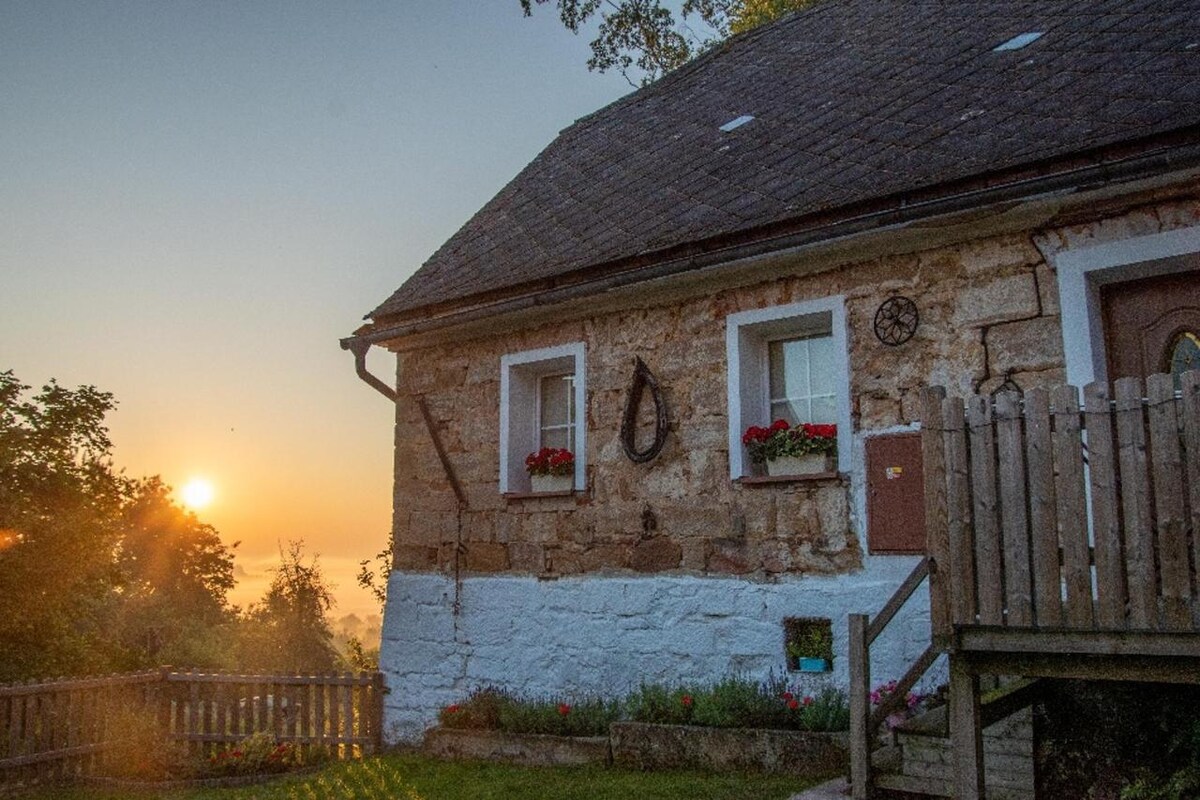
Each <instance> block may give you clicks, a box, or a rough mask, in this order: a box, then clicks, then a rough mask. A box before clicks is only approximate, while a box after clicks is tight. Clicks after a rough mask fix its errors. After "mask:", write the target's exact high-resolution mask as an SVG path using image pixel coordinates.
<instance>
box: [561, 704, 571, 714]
mask: <svg viewBox="0 0 1200 800" xmlns="http://www.w3.org/2000/svg"><path fill="white" fill-rule="evenodd" d="M558 713H559V714H561V715H562V716H564V717H565V716H566V715H567V714H570V713H571V707H570V706H569V705H567V704H566V703H559V704H558Z"/></svg>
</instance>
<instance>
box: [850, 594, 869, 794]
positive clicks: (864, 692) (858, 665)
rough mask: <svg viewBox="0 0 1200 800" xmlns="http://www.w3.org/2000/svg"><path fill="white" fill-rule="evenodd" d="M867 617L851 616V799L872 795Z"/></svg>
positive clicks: (860, 615)
mask: <svg viewBox="0 0 1200 800" xmlns="http://www.w3.org/2000/svg"><path fill="white" fill-rule="evenodd" d="M867 622H868V619H867V615H866V614H851V615H850V637H849V638H850V641H849V645H850V647H849V658H850V784H851V790H852V792H853V795H852V796H853V797H854V800H867V798H869V797H870V796H871V740H870V737H871V729H870V722H871V696H870V692H871V659H870V652H869V650H868V647H867Z"/></svg>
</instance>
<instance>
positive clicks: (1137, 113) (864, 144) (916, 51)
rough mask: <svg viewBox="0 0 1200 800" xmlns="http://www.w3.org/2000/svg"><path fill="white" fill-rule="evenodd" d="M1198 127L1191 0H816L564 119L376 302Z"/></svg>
mask: <svg viewBox="0 0 1200 800" xmlns="http://www.w3.org/2000/svg"><path fill="white" fill-rule="evenodd" d="M1034 31H1038V32H1043V33H1044V35H1043V36H1042V37H1041V38H1040V39H1038V40H1037V41H1035V42H1034V43H1032V44H1030V45H1028V46H1026V47H1024V48H1022V49H1018V50H1013V51H1002V52H996V51H994V48H995V47H996V46H997V45H999V44H1001V43H1003V42H1005V41H1006V40H1008V39H1010V38H1011V37H1014V36H1016V35H1018V34H1021V33H1025V32H1034ZM743 114H750V115H753V116H754V120H753V121H752V122H750V123H748V124H745V125H742V126H741V127H738V128H736V129H735V130H733V131H730V132H722V131H721V130H719V128H720V126H721V125H723V124H725V123H727V122H729V121H730V120H733V119H734V118H736V117H738V116H740V115H743ZM1196 124H1200V0H941V1H940V2H938V1H935V0H820V2H817V3H816V4H815V5H813V6H811V7H810V8H808V9H806V10H804V11H801V12H798V13H795V14H792V15H790V16H788V17H785V18H784V19H782V20H780V21H778V22H776V23H773V24H771V25H768V26H764V27H762V28H759V29H757V30H754V31H751V32H749V33H747V34H744V35H742V36H738V37H735V38H734V39H732V40H730V41H729V42H727V43H726V44H725V45H724V46H722V47H721V48H719V49H717V50H716V51H714V52H711V53H709V54H707V55H705V56H703V57H701V58H700V59H697V60H696V61H695V62H693V63H692V64H690V65H688V66H686V67H684V68H682V69H680V70H677V71H676V72H674V73H672V74H670V75H668V76H666V77H665V78H663V79H661V80H659V81H658V82H657V83H655V84H653V85H651V86H649V87H647V88H645V89H642V90H640V91H637V92H634V93H632V94H630V95H628V96H627V97H625V98H623V99H621V100H618V101H617V102H615V103H613V104H611V105H609V106H607V107H606V108H603V109H601V110H600V111H598V112H596V113H595V114H592V115H591V116H588V117H585V118H583V119H581V120H579V121H578V122H576V123H575V124H574V125H572V126H571V127H569V128H567V129H566V130H565V131H563V132H562V133H561V134H560V135H559V136H558V138H557V139H555V141H554V142H553V143H551V144H550V146H549V147H547V148H546V149H545V150H544V151H543V152H542V153H541V154H540V155H539V156H538V157H537V158H536V159H534V160H533V161H532V162H531V163H530V164H529V165H528V166H527V167H525V169H523V170H522V171H521V172H520V174H518V175H517V176H516V178H514V179H513V181H512V182H511V183H509V184H508V186H506V187H505V188H504V189H503V190H502V191H501V192H500V193H499V194H498V195H496V197H494V198H493V199H492V200H491V201H490V202H489V203H488V204H487V205H485V206H484V207H483V208H482V209H481V210H480V211H479V212H478V213H477V214H476V215H475V216H474V217H473V218H472V219H471V220H470V221H469V222H468V223H467V224H466V225H464V226H463V227H462V228H461V229H460V230H459V231H458V232H457V233H456V234H455V235H454V236H452V237H451V238H450V239H449V240H448V241H447V242H446V243H445V244H444V245H443V246H442V247H441V248H440V249H439V250H438V251H437V252H436V253H434V254H433V256H432V257H431V258H430V259H429V260H428V261H427V262H425V264H424V265H423V266H422V267H421V268H420V270H419V271H417V273H416V274H414V275H413V276H412V277H411V278H409V279H408V281H406V282H405V283H404V285H403V286H401V287H400V288H399V289H398V290H397V291H396V292H395V293H394V294H393V295H392V296H391V297H390V298H388V300H387V301H386V302H384V303H383V304H382V305H380V306H379V307H378V308H377V309H375V311H373V312H372V313H371V315H370V316H371V317H372V318H374V319H375V320H377V321H378V320H380V319H381V318H388V317H391V318H396V317H397V315H403V316H404V317H410V316H421V312H422V311H423V310H425V309H427V308H428V307H430V306H434V305H438V306H441V307H446V305H447V304H449V305H451V306H453V305H456V304H458V303H469V302H471V301H472V300H473V299H478V298H480V297H481V296H486V295H488V294H489V293H496V292H501V291H503V290H514V289H519V288H520V287H521V286H523V285H535V284H537V283H538V282H542V283H544V282H545V281H547V280H549V279H553V278H556V277H558V276H563V275H566V274H568V273H573V272H576V271H578V270H581V269H585V268H591V267H595V266H596V265H602V264H606V263H610V262H614V261H618V260H621V259H628V258H631V257H635V256H639V255H644V254H647V253H653V252H655V251H660V250H664V249H666V248H670V247H672V246H676V245H679V244H681V243H686V242H690V241H695V240H699V239H706V238H709V237H714V236H722V235H728V234H731V233H735V232H738V231H742V230H745V229H749V228H754V227H758V226H762V225H766V224H771V223H777V222H779V221H781V220H788V219H795V218H801V217H805V216H807V215H812V214H815V213H820V212H826V211H828V210H830V209H836V208H839V207H844V206H848V205H852V204H856V203H861V202H863V201H866V200H869V199H871V198H878V197H884V196H889V195H893V194H896V193H900V192H907V191H912V190H915V189H920V188H921V187H929V186H933V185H937V184H942V183H947V182H951V181H957V180H962V179H964V178H967V177H970V176H973V175H978V174H981V173H988V172H993V171H996V170H1000V169H1008V168H1012V167H1018V166H1021V165H1023V164H1029V163H1034V162H1043V161H1046V160H1047V159H1056V158H1062V157H1065V156H1069V155H1070V154H1073V153H1078V152H1081V151H1084V150H1087V149H1090V148H1096V147H1101V146H1107V145H1112V144H1115V143H1121V142H1125V141H1130V140H1134V139H1138V138H1141V137H1145V136H1148V135H1153V134H1159V133H1164V132H1167V131H1171V130H1175V129H1180V128H1185V127H1188V126H1193V125H1196Z"/></svg>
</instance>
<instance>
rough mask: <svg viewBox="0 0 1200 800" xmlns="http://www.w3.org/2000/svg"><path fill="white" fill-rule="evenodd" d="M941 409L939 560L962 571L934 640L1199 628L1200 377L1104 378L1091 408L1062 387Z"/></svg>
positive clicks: (940, 606)
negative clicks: (996, 631)
mask: <svg viewBox="0 0 1200 800" xmlns="http://www.w3.org/2000/svg"><path fill="white" fill-rule="evenodd" d="M940 406H941V407H940V408H938V407H937V406H936V405H933V406H931V407H930V408H929V414H928V417H929V418H927V419H925V420H924V421H923V429H924V432H925V436H926V437H928V438H929V439H930V442H929V447H927V448H926V453H927V456H929V457H928V458H927V461H928V462H929V463H926V465H925V476H926V481H927V483H926V493H927V495H928V496H927V498H926V499H927V518H928V519H929V548H930V550H929V554H930V556H931V557H932V558H933V559H934V560H935V561H936V562H937V563H938V564H939V565H949V570H947V571H946V574H947V578H948V580H946V581H945V582H944V583H939V584H935V587H934V593H933V597H932V598H931V599H932V603H933V609H932V611H933V617H934V628H935V630H934V634H935V636H936V635H937V634H950V633H951V632H952V629H953V628H954V627H955V626H993V627H997V626H998V627H1004V628H1009V629H1017V630H1026V631H1036V630H1057V631H1063V630H1069V631H1079V632H1095V631H1111V632H1120V631H1131V632H1134V631H1137V632H1167V633H1169V632H1186V633H1191V632H1194V631H1197V630H1200V591H1198V590H1200V585H1197V575H1196V569H1195V567H1194V563H1196V562H1197V557H1198V556H1200V535H1198V533H1200V372H1190V373H1186V374H1184V375H1183V376H1182V389H1181V391H1176V389H1175V382H1174V379H1173V378H1172V376H1170V375H1152V376H1150V377H1149V378H1148V379H1147V380H1146V382H1145V384H1143V383H1142V380H1141V379H1140V378H1124V379H1121V380H1119V381H1117V382H1116V385H1115V391H1113V392H1112V393H1111V396H1110V392H1109V388H1108V386H1107V385H1106V384H1103V383H1093V384H1090V385H1088V386H1087V387H1085V389H1084V392H1083V403H1082V404H1081V403H1080V401H1079V394H1078V390H1077V389H1076V388H1075V387H1073V386H1059V387H1056V388H1054V389H1052V390H1050V391H1045V390H1042V389H1032V390H1030V391H1028V392H1026V393H1025V396H1024V398H1020V399H1019V398H1017V397H1016V396H1014V395H999V396H997V397H996V398H994V399H993V398H987V397H970V398H967V400H966V402H965V404H964V402H963V401H962V400H957V399H954V398H947V399H946V400H944V401H942V403H941V404H940ZM939 440H940V441H939ZM939 626H940V627H941V629H940V630H939Z"/></svg>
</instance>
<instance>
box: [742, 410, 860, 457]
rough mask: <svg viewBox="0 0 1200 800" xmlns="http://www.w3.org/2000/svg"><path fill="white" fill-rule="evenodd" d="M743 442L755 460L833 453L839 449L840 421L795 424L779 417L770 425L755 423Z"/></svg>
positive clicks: (743, 437) (744, 435)
mask: <svg viewBox="0 0 1200 800" xmlns="http://www.w3.org/2000/svg"><path fill="white" fill-rule="evenodd" d="M742 444H744V445H746V449H747V450H748V451H749V453H750V460H751V461H753V462H754V463H755V464H762V463H765V462H767V461H773V460H775V459H776V458H780V457H781V456H803V455H808V454H810V453H819V454H824V455H832V454H833V453H836V452H837V425H827V424H820V423H813V422H805V423H802V424H801V425H798V426H797V427H794V428H793V427H792V426H791V425H789V424H788V421H787V420H785V419H777V420H775V421H774V422H772V423H771V427H769V428H760V427H759V426H757V425H751V426H750V427H749V428H747V429H746V432H745V433H743V434H742Z"/></svg>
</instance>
